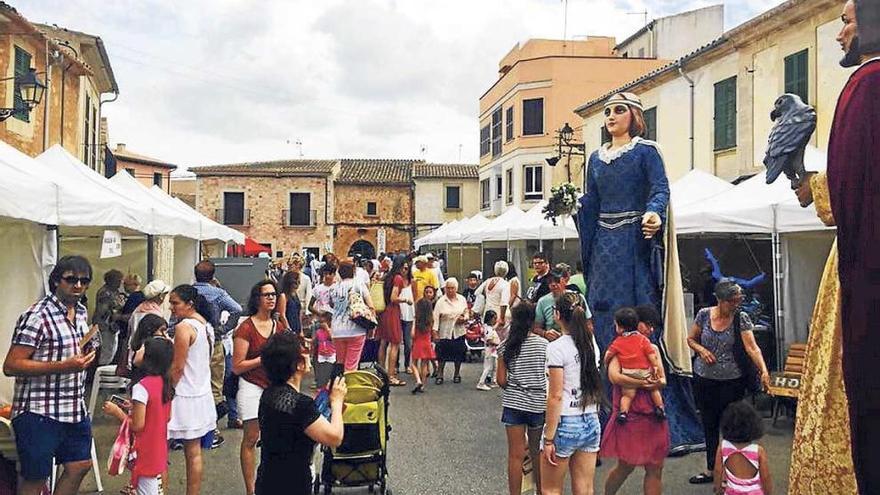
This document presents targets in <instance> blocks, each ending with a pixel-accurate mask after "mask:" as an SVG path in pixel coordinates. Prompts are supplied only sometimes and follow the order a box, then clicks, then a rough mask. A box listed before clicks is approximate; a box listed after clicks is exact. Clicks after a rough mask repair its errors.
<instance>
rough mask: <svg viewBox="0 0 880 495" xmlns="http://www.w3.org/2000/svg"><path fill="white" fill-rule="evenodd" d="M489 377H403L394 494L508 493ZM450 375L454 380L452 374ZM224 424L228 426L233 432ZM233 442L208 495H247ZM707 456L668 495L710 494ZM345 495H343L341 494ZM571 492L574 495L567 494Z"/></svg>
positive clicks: (781, 442)
mask: <svg viewBox="0 0 880 495" xmlns="http://www.w3.org/2000/svg"><path fill="white" fill-rule="evenodd" d="M481 370H482V364H481V363H471V364H465V365H464V366H463V368H462V377H463V381H462V383H460V384H453V383H452V377H451V376H447V377H446V383H445V384H443V385H441V386H436V385H434V384H433V381H432V382H431V383H430V384H429V385H428V386H427V392H426V393H425V394H421V395H418V396H413V395H411V394H410V393H409V391H410V388H411V387H410V385H412V377H411V376H410V375H402V377H403V379H405V380H407V381H408V382H409V385H408V386H406V387H399V388H394V389H393V392H392V396H391V406H390V417H391V423H392V426H393V431H392V432H391V437H390V440H389V444H388V449H389V450H388V455H389V470H390V476H389V487H390V488H392V490H393V492H394V494H395V495H401V494H403V495H421V494H436V495H446V494H448V495H459V494H493V495H494V494H504V493H506V486H507V475H506V467H505V466H506V455H507V454H506V452H507V450H506V449H507V447H506V441H505V436H504V430H503V427H502V426H501V423H500V421H499V418H500V415H501V412H500V411H501V406H500V398H499V393H498V391H497V390H494V391H492V392H481V391H479V390H476V389H475V388H474V386H475V384H476V380H477V377H478V376H479V373H480V371H481ZM450 371H451V370H450V369H447V375H449V373H450ZM225 425H226V422H225V420H223V421H222V422H221V426H223V427H225ZM94 430H95V435H96V438H97V441H98V443H97V445H98V458H99V459H100V462H101V465H102V469H105V468H106V466H105V463H106V459H107V453H108V449H109V446H110V445H111V443H112V438H113V437H114V436H115V432H116V426H115V425H114V424H111V422H110V420H108V419H106V418H103V417H101V415H100V413H99V414H98V417H97V418H96V419H95V428H94ZM792 430H793V425H792V422H791V420H789V419H782V420H780V421H779V423H778V426H777V427H776V428H773V427H771V426H770V424H769V422H768V424H767V435H766V436H765V437H764V440H763V444H764V446H765V448H766V449H767V450H768V452H769V455H770V459H771V464H772V465H771V472H772V473H773V480H774V484H775V488H776V489H775V491H774V493H787V491H788V479H787V478H788V470H789V456H790V449H791V436H792ZM222 432H223V436H224V437H225V438H226V443H225V444H224V445H223V446H222V447H221V448H219V449H216V450H212V451H210V452H206V453H205V470H204V471H205V476H204V482H203V485H202V493H204V494H224V495H225V494H242V493H244V486H243V484H242V477H241V471H240V467H239V461H238V446H239V443H240V441H241V432H240V430H226V429H222ZM704 462H705V461H704V455H703V454H702V453H697V454H691V455H688V456H685V457H681V458H676V459H669V460H668V461H667V463H666V466H665V469H664V472H663V478H664V489H663V493H666V494H673V495H691V494H693V495H709V494H711V493H712V489H711V485H701V486H693V485H689V484H688V483H687V479H688V477H690V476H691V475H693V474H695V473H697V472H698V471H699V470H700V468H701V466H703V465H704ZM609 465H610V463H606V465H604V466H601V467H600V468H599V469H598V470H597V474H596V484H595V486H596V493H602V487H603V486H604V483H603V480H604V477H605V476H606V474H607V472H608V469H609ZM638 474H639V471H636V472H635V473H634V474H633V475H632V476H631V477H630V479H629V480H627V483H626V484H625V485H624V487H623V489H622V490H621V491H620V493H621V494H638V493H641V477H640V476H638ZM169 477H170V480H171V483H170V487H169V490H168V493H169V495H177V494H182V493H184V470H183V453H182V452H172V453H171V466H170V474H169ZM126 479H127V477H126V476H119V477H115V478H110V477H108V476H106V475H104V476H103V480H104V489H105V492H104V493H108V494H117V493H119V489H120V488H121V487H122V485H123V484H124V482H125V481H126ZM83 489H84V490H83V492H84V493H87V492H89V491H94V489H95V485H94V480H93V479H91V476H90V477H89V478H88V479H87V480H86V482H85V483H84V485H83ZM334 493H337V491H334ZM338 493H366V490H340V491H338ZM566 493H570V492H569V491H566Z"/></svg>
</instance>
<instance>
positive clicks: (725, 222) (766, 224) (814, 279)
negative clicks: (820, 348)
mask: <svg viewBox="0 0 880 495" xmlns="http://www.w3.org/2000/svg"><path fill="white" fill-rule="evenodd" d="M826 160H827V159H826V156H825V154H824V153H822V152H821V151H819V150H817V149H816V148H814V147H812V146H808V147H807V150H806V153H805V157H804V164H805V167H806V169H807V170H810V171H821V170H824V169H825V163H826ZM673 207H674V208H676V210H675V228H676V233H677V234H678V235H696V234H702V233H715V234H733V235H737V234H764V235H768V236H769V237H770V239H771V243H772V249H773V254H772V257H773V271H774V274H775V276H774V277H773V294H774V299H775V300H774V307H775V308H776V309H777V313H776V315H774V319H775V327H776V329H777V332H776V338H777V356H778V357H779V362H782V358H783V357H784V352H785V346H786V345H788V344H790V343H793V342H806V339H807V335H808V333H809V323H810V319H811V315H812V310H813V305H814V303H815V294H816V290H817V288H818V286H819V281H820V279H821V276H822V271H823V268H824V265H825V260H826V258H827V256H828V249H829V247H830V245H831V241H832V239H833V229H832V228H828V227H826V226H825V225H824V224H823V223H822V222H820V221H819V219H818V217H817V216H816V209H815V207H814V206H813V205H810V206H809V207H807V208H801V206H800V205H799V204H798V201H797V198H796V197H795V195H794V192H793V191H792V190H791V187H790V183H789V181H788V180H787V179H786V178H785V177H780V178H779V179H778V180H777V181H776V182H775V183H773V184H766V174H764V173H761V174H758V175H756V176H754V177H752V178H750V179H748V180H745V181H743V182H742V183H740V184H738V185H736V186H734V187H732V188H730V189H728V190H726V191H723V192H721V193H719V194H715V195H712V196H710V197H706V198H704V199H703V200H701V201H697V202H690V203H686V204H684V205H683V207H680V208H679V207H678V204H677V203H674V204H673ZM780 330H781V331H780Z"/></svg>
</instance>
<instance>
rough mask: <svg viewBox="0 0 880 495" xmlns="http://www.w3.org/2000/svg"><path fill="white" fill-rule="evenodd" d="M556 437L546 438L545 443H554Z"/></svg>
mask: <svg viewBox="0 0 880 495" xmlns="http://www.w3.org/2000/svg"><path fill="white" fill-rule="evenodd" d="M555 440H556V439H555V438H544V445H553V442H554V441H555Z"/></svg>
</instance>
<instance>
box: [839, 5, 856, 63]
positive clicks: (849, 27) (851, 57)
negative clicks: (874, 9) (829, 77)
mask: <svg viewBox="0 0 880 495" xmlns="http://www.w3.org/2000/svg"><path fill="white" fill-rule="evenodd" d="M840 20H841V21H843V27H842V28H841V29H840V32H839V33H837V42H838V43H840V48H841V50H843V53H844V56H843V59H841V60H840V65H842V66H843V67H854V66H856V65H859V63H861V58H862V54H861V50H859V36H858V32H857V31H858V24H857V23H856V5H855V3H854V2H853V0H849V1H848V2H846V5H844V6H843V13H842V14H841V15H840Z"/></svg>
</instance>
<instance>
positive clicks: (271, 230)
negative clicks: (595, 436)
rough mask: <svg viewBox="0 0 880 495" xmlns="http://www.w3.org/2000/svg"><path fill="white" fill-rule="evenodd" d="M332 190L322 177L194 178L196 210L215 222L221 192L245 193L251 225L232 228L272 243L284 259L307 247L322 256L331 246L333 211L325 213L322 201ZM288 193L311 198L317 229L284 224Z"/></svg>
mask: <svg viewBox="0 0 880 495" xmlns="http://www.w3.org/2000/svg"><path fill="white" fill-rule="evenodd" d="M325 187H329V189H328V190H325ZM332 187H333V185H332V182H331V183H330V184H327V180H326V179H325V178H323V177H199V178H198V179H196V209H197V210H198V211H199V212H200V213H202V214H203V215H205V216H207V217H208V218H212V219H216V218H217V215H216V211H217V210H219V209H222V208H223V192H225V191H229V192H244V207H245V209H246V210H250V225H246V226H233V228H236V229H237V230H239V231H241V232H242V233H244V235H246V236H248V237H250V238H252V239H254V240H255V241H257V242H259V243H267V244H271V246H272V251H273V254H276V253H277V252H278V251H281V252H282V253H283V256H289V255H290V253H291V252H293V251H301V250H302V249H303V248H307V247H311V248H319V249H320V252H321V253H324V252H326V251H328V250H330V249H332V247H333V244H332V242H333V234H332V232H333V231H332V228H331V227H328V225H327V220H328V219H332V217H331V216H330V213H332V212H327V204H326V202H325V194H327V195H328V196H332ZM291 192H303V193H309V194H310V195H311V205H310V209H312V210H317V218H316V220H317V222H316V223H317V225H316V226H309V227H287V226H285V225H284V222H283V220H284V217H283V210H287V209H289V208H290V196H289V193H291ZM325 212H327V213H326V216H325Z"/></svg>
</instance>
